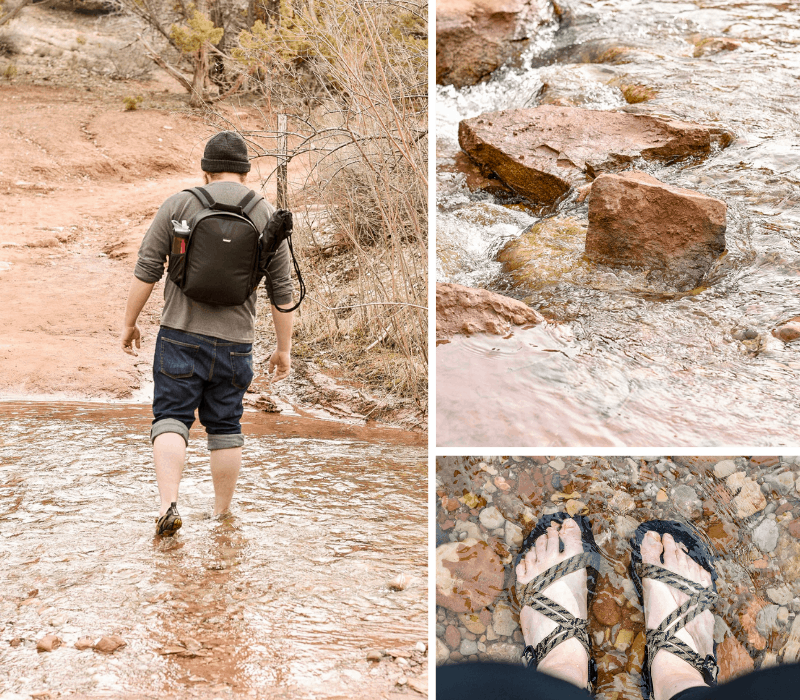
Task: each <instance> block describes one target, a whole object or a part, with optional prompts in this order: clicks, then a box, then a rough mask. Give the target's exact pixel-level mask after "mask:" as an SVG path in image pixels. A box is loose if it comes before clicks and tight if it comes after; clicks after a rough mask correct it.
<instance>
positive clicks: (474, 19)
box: [436, 0, 553, 87]
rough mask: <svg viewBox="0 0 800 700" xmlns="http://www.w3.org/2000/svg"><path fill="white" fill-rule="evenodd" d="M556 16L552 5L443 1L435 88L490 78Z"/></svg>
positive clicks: (515, 0)
mask: <svg viewBox="0 0 800 700" xmlns="http://www.w3.org/2000/svg"><path fill="white" fill-rule="evenodd" d="M552 14H553V8H552V4H551V2H550V0H439V2H437V3H436V82H437V83H439V84H440V85H455V86H456V87H463V86H464V85H475V84H476V83H478V82H480V81H481V80H483V79H485V78H487V77H489V75H490V74H491V73H492V72H493V71H494V70H496V69H497V68H499V67H500V66H502V65H503V64H504V63H505V62H506V61H508V60H509V59H511V58H514V57H516V56H518V55H519V54H520V53H521V52H522V49H523V48H524V46H525V43H526V41H527V40H528V39H530V38H531V36H532V34H533V33H534V32H535V30H536V28H537V27H538V26H540V25H541V24H543V23H544V22H546V21H547V20H549V19H550V18H551V17H552Z"/></svg>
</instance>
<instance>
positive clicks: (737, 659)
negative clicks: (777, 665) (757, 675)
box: [717, 635, 754, 683]
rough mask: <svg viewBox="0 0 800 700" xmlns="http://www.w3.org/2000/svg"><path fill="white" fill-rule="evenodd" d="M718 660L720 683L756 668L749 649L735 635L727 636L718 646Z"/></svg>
mask: <svg viewBox="0 0 800 700" xmlns="http://www.w3.org/2000/svg"><path fill="white" fill-rule="evenodd" d="M717 661H718V663H719V682H720V683H725V682H727V681H729V680H731V679H733V678H736V677H737V676H742V675H744V674H745V673H750V672H751V671H752V670H753V668H754V664H753V659H752V658H751V657H750V654H748V653H747V649H745V648H744V646H743V645H742V644H741V643H740V642H739V640H737V639H736V637H734V636H733V635H731V636H729V637H726V638H725V640H724V641H723V642H722V644H720V645H719V646H718V647H717Z"/></svg>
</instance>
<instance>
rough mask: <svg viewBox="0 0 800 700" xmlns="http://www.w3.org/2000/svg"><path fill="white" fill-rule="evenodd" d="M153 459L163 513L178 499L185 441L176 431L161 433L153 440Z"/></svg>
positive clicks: (184, 454) (161, 512)
mask: <svg viewBox="0 0 800 700" xmlns="http://www.w3.org/2000/svg"><path fill="white" fill-rule="evenodd" d="M153 461H154V462H155V464H156V481H157V482H158V495H159V496H160V497H161V511H160V512H159V515H164V513H166V512H167V509H168V508H169V505H170V503H172V502H173V501H177V500H178V487H179V486H180V483H181V474H182V473H183V464H184V462H185V461H186V442H185V441H184V439H183V437H182V436H181V435H179V434H178V433H161V435H158V436H157V437H156V439H155V440H154V441H153Z"/></svg>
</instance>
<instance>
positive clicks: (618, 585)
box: [436, 456, 800, 700]
mask: <svg viewBox="0 0 800 700" xmlns="http://www.w3.org/2000/svg"><path fill="white" fill-rule="evenodd" d="M436 461H437V468H436V474H437V479H436V488H437V496H438V499H437V500H438V504H437V505H438V507H437V510H436V522H437V544H438V545H440V546H441V549H439V552H440V553H441V554H442V555H445V554H446V556H447V558H448V560H449V563H448V562H446V561H445V560H444V559H442V560H441V561H440V562H439V564H438V565H437V579H438V583H439V584H440V586H441V588H442V589H443V590H444V591H445V592H446V593H447V596H449V597H448V598H445V596H442V597H440V598H439V600H438V601H437V602H438V605H437V616H436V618H437V627H436V633H437V637H438V642H437V663H438V664H442V663H454V662H463V661H464V660H470V661H477V660H496V661H500V660H502V661H507V662H517V663H518V662H519V659H520V656H521V654H522V650H523V647H524V642H523V636H522V632H521V630H520V628H519V607H520V606H519V601H518V600H517V599H516V597H515V581H516V575H515V572H514V564H513V562H514V561H515V559H516V557H517V555H518V554H519V552H520V549H521V544H522V539H523V536H525V535H527V534H528V532H530V531H531V530H532V529H533V527H534V525H535V523H536V522H537V520H538V519H539V518H540V517H541V516H542V514H544V513H555V512H559V511H567V512H571V513H580V514H583V515H586V516H587V517H588V519H589V521H590V523H591V525H592V530H593V533H594V538H595V541H596V542H597V545H598V548H599V550H600V553H601V554H602V562H601V566H600V568H599V576H598V577H597V582H596V583H597V585H596V588H595V590H594V596H593V598H592V600H591V602H590V605H589V624H588V630H589V634H590V636H591V640H592V654H593V657H594V658H595V660H596V662H597V665H598V672H599V673H598V684H597V697H598V699H599V700H641V698H642V697H643V695H642V688H641V681H642V678H641V670H642V664H643V655H644V646H645V635H644V616H643V610H642V605H641V603H640V601H639V598H638V594H637V592H636V590H635V588H634V584H633V582H632V580H631V577H630V574H629V566H630V559H631V545H630V538H631V536H632V534H633V533H634V531H635V530H636V528H637V527H638V526H639V524H641V523H643V522H646V521H648V520H653V519H659V520H677V521H679V522H683V523H686V524H690V526H691V527H692V528H693V529H695V531H696V532H697V533H698V537H700V538H701V539H702V540H703V541H704V542H705V544H706V545H707V546H708V548H709V550H710V551H711V553H712V555H713V556H714V568H715V571H716V574H717V575H718V579H717V581H716V586H717V591H718V594H719V598H718V599H717V601H716V602H715V604H714V607H713V612H714V615H715V625H714V641H715V642H716V644H717V647H716V654H717V658H718V660H719V663H720V681H721V682H725V681H728V680H730V679H731V678H733V677H735V676H737V675H740V674H744V673H749V672H751V671H753V670H755V669H759V668H767V667H769V666H772V665H775V664H777V663H790V662H796V661H798V660H800V458H798V457H750V458H748V457H735V458H731V457H716V458H714V457H672V458H670V457H647V458H643V457H591V456H583V457H510V458H509V457H439V458H437V460H436ZM457 542H463V543H464V544H463V548H462V546H461V545H456V544H454V543H457ZM484 543H485V544H484ZM454 549H455V550H458V549H461V550H462V551H461V553H458V552H456V554H455V555H454V554H453V551H454ZM486 550H489V551H490V552H491V554H490V556H489V558H493V559H494V561H495V562H496V566H497V567H499V569H500V571H501V572H502V573H501V576H502V577H503V579H501V580H503V582H502V584H500V585H499V586H498V585H496V584H490V583H488V579H487V578H485V576H486V571H487V570H490V569H491V567H490V565H489V564H488V563H487V557H486V556H483V557H481V556H480V554H479V552H481V551H483V552H484V554H485V552H486ZM690 555H691V551H690ZM456 557H461V561H462V562H463V564H462V566H463V568H462V569H461V570H460V571H459V572H458V574H459V578H460V582H459V583H460V585H458V586H455V587H454V586H452V584H451V585H448V584H447V583H446V580H447V579H446V576H447V575H446V574H445V575H442V572H446V571H447V569H448V568H449V567H450V566H452V562H453V561H455V560H456ZM479 560H480V561H481V562H482V568H481V566H479V565H477V564H476V563H475V562H477V561H479ZM469 567H472V568H471V569H470V568H469ZM482 576H483V577H484V578H481V577H482ZM464 582H466V583H464ZM442 584H444V585H442ZM470 587H475V588H477V589H480V590H482V591H483V593H484V595H485V597H482V598H481V601H482V603H481V606H477V605H472V606H471V605H470V602H471V601H474V600H475V597H472V598H470V597H469V596H470V594H464V595H462V596H461V598H460V599H459V594H460V592H461V591H463V590H464V589H469V588H470ZM487 591H490V592H491V595H486V592H487ZM472 595H473V596H474V593H473V594H472ZM487 600H488V603H487ZM445 606H447V607H445ZM644 697H647V696H646V695H644Z"/></svg>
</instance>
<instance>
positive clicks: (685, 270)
mask: <svg viewBox="0 0 800 700" xmlns="http://www.w3.org/2000/svg"><path fill="white" fill-rule="evenodd" d="M726 212H727V206H726V205H725V203H724V202H722V201H721V200H719V199H714V198H712V197H707V196H706V195H703V194H700V193H699V192H693V191H692V190H686V189H682V188H678V187H671V186H670V185H667V184H665V183H663V182H660V181H659V180H657V179H656V178H654V177H653V176H652V175H648V174H647V173H643V172H640V171H636V170H632V171H630V172H626V173H622V174H621V175H600V176H599V177H598V178H597V179H596V180H595V181H594V183H593V184H592V192H591V197H590V200H589V229H588V231H587V233H586V254H587V255H588V256H589V257H590V258H591V259H592V260H594V261H595V262H600V263H605V264H611V265H631V266H633V267H646V268H651V269H657V270H664V271H665V272H666V273H667V274H669V275H670V277H674V278H675V281H676V283H677V284H678V285H679V286H680V287H682V288H691V287H694V286H697V284H698V283H699V282H700V280H701V279H702V278H703V277H704V276H705V275H706V273H707V272H708V270H709V268H710V267H711V265H712V263H713V262H714V261H715V260H716V259H717V258H718V257H719V256H720V255H721V254H722V252H723V251H724V250H725V228H726Z"/></svg>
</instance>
